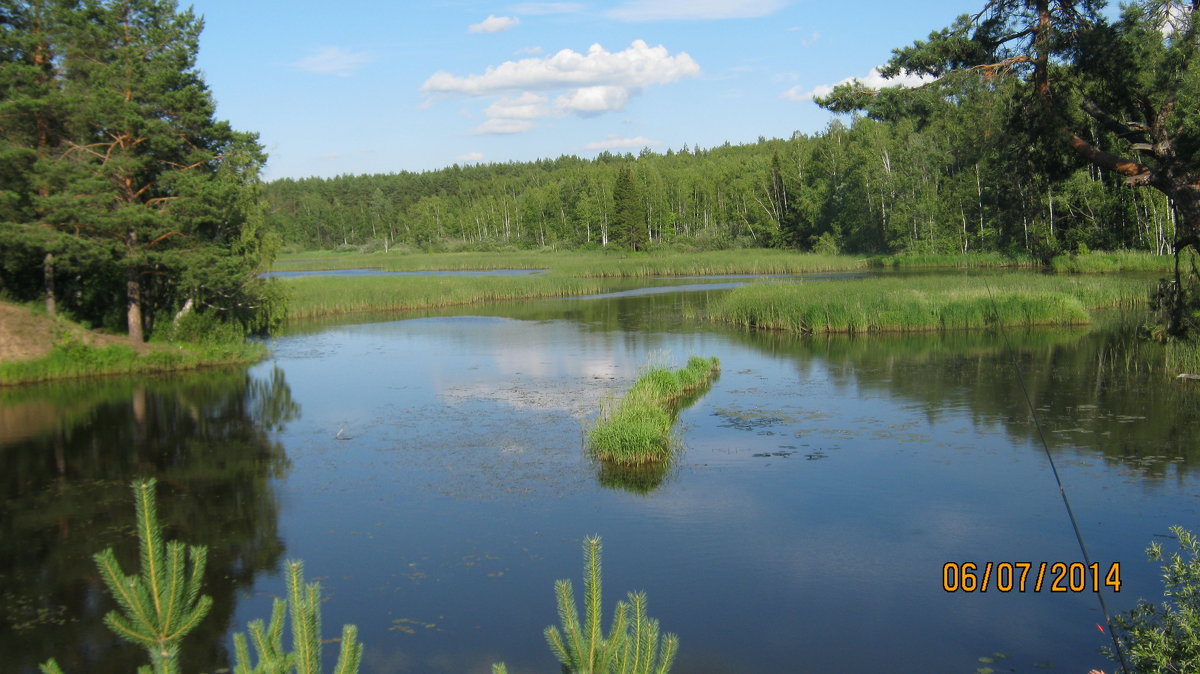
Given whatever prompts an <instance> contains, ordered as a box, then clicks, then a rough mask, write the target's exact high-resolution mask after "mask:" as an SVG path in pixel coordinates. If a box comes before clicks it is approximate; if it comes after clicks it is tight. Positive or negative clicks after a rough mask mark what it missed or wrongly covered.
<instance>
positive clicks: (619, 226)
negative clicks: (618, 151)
mask: <svg viewBox="0 0 1200 674" xmlns="http://www.w3.org/2000/svg"><path fill="white" fill-rule="evenodd" d="M611 227H612V238H613V240H614V241H615V242H616V243H617V245H619V246H621V247H623V248H628V249H629V250H643V249H644V248H645V247H646V238H647V237H646V208H645V206H644V205H643V203H642V190H641V188H640V186H639V185H638V182H637V178H636V177H635V176H634V174H633V170H632V169H630V168H629V167H628V166H624V165H622V166H621V168H620V169H618V170H617V178H616V182H615V183H614V184H613V215H612V226H611Z"/></svg>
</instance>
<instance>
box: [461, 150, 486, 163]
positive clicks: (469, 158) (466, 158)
mask: <svg viewBox="0 0 1200 674" xmlns="http://www.w3.org/2000/svg"><path fill="white" fill-rule="evenodd" d="M454 159H455V161H460V162H462V163H464V164H478V163H479V162H481V161H483V159H484V154H483V153H482V152H468V153H466V154H460V155H459V156H457V157H455V158H454Z"/></svg>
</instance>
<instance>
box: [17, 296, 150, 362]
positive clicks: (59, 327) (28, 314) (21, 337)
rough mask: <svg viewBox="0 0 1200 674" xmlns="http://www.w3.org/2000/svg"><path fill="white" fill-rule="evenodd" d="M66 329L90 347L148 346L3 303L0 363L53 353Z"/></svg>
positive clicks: (141, 349) (141, 348)
mask: <svg viewBox="0 0 1200 674" xmlns="http://www.w3.org/2000/svg"><path fill="white" fill-rule="evenodd" d="M64 331H66V332H68V333H70V334H72V335H73V336H74V337H75V338H76V339H79V340H80V341H82V342H84V343H85V344H88V345H90V346H110V345H112V344H125V345H127V346H134V347H135V348H137V350H138V351H143V350H144V349H145V345H133V344H131V342H130V341H129V340H128V339H127V338H125V337H117V336H113V335H104V334H100V333H98V332H92V331H90V330H85V329H83V328H81V327H79V326H78V325H75V324H73V323H70V322H68V321H59V320H55V319H53V318H49V317H47V316H42V315H38V314H35V313H33V312H32V311H30V310H29V309H26V308H25V307H23V306H21V305H19V304H12V303H10V302H0V362H9V361H14V360H30V359H33V358H41V357H42V356H45V355H46V354H48V353H50V349H51V348H52V347H53V346H54V344H55V342H57V341H58V340H59V338H60V336H61V335H62V333H63V332H64ZM139 347H140V348H139Z"/></svg>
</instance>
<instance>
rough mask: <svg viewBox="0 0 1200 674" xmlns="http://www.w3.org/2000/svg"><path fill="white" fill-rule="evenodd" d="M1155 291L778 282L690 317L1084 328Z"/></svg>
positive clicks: (1014, 284)
mask: <svg viewBox="0 0 1200 674" xmlns="http://www.w3.org/2000/svg"><path fill="white" fill-rule="evenodd" d="M1147 292H1148V290H1147V284H1146V282H1144V281H1140V280H1135V279H1101V278H1084V277H1069V278H1067V277H1055V276H1046V275H1035V274H995V275H986V276H971V275H963V276H955V277H945V276H939V277H936V278H912V277H909V278H870V279H858V280H850V281H826V282H821V283H812V282H777V283H760V284H754V285H750V286H745V287H742V288H737V289H734V290H732V291H730V292H729V293H728V294H727V295H725V296H724V297H722V298H720V299H718V300H717V301H715V302H714V303H713V304H711V305H710V306H709V307H708V309H707V310H704V311H697V310H692V311H689V312H688V317H689V318H693V319H702V320H711V321H721V322H727V323H734V324H737V325H744V326H749V327H757V328H768V329H774V330H786V331H789V332H797V333H801V334H814V333H849V334H859V333H872V332H917V331H937V330H965V329H980V328H990V327H999V326H1005V327H1009V326H1014V327H1015V326H1035V325H1080V324H1085V323H1088V322H1090V321H1091V313H1090V310H1093V309H1099V308H1105V307H1115V306H1136V305H1137V304H1139V303H1141V302H1144V301H1145V297H1146V293H1147Z"/></svg>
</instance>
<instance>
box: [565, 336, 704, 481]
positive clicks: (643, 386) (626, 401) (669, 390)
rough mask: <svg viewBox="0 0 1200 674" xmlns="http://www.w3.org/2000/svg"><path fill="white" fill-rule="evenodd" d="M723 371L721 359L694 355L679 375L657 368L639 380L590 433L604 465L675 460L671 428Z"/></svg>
mask: <svg viewBox="0 0 1200 674" xmlns="http://www.w3.org/2000/svg"><path fill="white" fill-rule="evenodd" d="M719 371H720V362H719V361H718V360H717V359H716V358H715V357H713V358H701V357H699V356H693V357H692V358H690V359H688V362H687V365H686V366H684V367H682V368H680V369H678V370H669V369H667V368H664V367H652V368H650V369H648V370H646V372H644V373H643V374H642V376H640V377H638V379H637V381H635V382H634V383H633V387H632V388H630V389H629V392H628V393H626V394H625V397H623V398H621V400H620V402H618V403H616V404H609V405H606V409H605V410H604V411H603V413H602V414H601V418H600V420H599V421H598V422H597V423H596V425H595V426H593V427H592V428H591V430H590V431H589V432H588V440H589V441H590V443H591V447H592V452H593V453H594V455H595V456H596V458H597V459H599V460H600V461H601V462H604V463H608V462H611V463H615V464H621V465H642V464H648V463H655V462H661V461H665V460H667V459H669V458H670V456H671V445H672V443H671V426H672V425H674V423H675V416H676V414H677V413H678V409H679V404H680V402H681V400H682V399H683V398H684V397H685V396H687V395H688V394H690V393H695V392H697V391H699V390H701V389H702V388H703V387H705V386H707V385H708V383H709V381H711V379H712V377H713V375H715V374H716V373H717V372H719Z"/></svg>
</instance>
